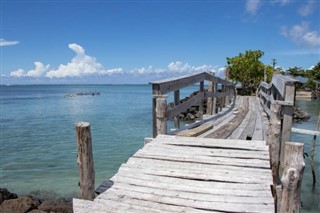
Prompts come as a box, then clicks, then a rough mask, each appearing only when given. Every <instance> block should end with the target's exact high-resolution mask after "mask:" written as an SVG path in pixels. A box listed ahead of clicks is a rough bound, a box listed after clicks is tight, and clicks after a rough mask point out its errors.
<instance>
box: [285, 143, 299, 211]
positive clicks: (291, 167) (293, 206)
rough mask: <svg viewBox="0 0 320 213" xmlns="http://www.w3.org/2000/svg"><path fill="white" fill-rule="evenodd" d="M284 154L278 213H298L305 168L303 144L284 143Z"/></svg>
mask: <svg viewBox="0 0 320 213" xmlns="http://www.w3.org/2000/svg"><path fill="white" fill-rule="evenodd" d="M285 152H286V156H285V160H284V169H283V175H282V178H281V181H282V196H281V205H280V212H281V213H289V212H290V213H291V212H300V206H301V198H300V194H301V183H302V175H303V171H304V167H305V162H304V159H303V152H304V150H303V143H292V142H286V145H285Z"/></svg>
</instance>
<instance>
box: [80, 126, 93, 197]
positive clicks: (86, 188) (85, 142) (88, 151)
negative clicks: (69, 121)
mask: <svg viewBox="0 0 320 213" xmlns="http://www.w3.org/2000/svg"><path fill="white" fill-rule="evenodd" d="M75 126H76V133H77V149H78V158H77V163H78V167H79V174H80V198H81V199H85V200H93V199H94V198H95V192H94V191H95V187H94V182H95V173H94V164H93V155H92V141H91V132H90V123H88V122H78V123H76V124H75Z"/></svg>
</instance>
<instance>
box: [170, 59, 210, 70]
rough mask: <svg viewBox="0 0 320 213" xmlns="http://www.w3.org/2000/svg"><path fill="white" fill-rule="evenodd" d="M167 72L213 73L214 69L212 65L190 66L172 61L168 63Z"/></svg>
mask: <svg viewBox="0 0 320 213" xmlns="http://www.w3.org/2000/svg"><path fill="white" fill-rule="evenodd" d="M168 71H169V72H177V73H193V72H214V71H215V67H214V66H212V65H202V66H191V65H189V64H188V63H183V62H181V61H173V62H171V63H169V65H168Z"/></svg>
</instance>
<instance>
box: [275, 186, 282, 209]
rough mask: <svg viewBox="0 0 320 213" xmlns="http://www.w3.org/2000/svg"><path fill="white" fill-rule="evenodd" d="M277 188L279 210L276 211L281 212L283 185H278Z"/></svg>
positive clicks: (277, 207) (277, 206)
mask: <svg viewBox="0 0 320 213" xmlns="http://www.w3.org/2000/svg"><path fill="white" fill-rule="evenodd" d="M276 190H277V194H276V196H277V202H276V209H277V211H275V212H279V213H280V209H281V200H282V186H281V185H277V187H276Z"/></svg>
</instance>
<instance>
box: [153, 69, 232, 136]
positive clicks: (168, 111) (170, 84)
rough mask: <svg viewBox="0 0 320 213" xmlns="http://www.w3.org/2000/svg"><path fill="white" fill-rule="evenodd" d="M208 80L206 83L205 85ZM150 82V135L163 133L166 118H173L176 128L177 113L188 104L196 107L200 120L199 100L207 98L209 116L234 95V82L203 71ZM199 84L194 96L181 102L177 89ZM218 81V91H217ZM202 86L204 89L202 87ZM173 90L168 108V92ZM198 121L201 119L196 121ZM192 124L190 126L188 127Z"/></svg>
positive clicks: (201, 110)
mask: <svg viewBox="0 0 320 213" xmlns="http://www.w3.org/2000/svg"><path fill="white" fill-rule="evenodd" d="M205 81H208V84H205ZM150 84H151V85H152V94H153V96H152V97H153V100H152V115H153V137H156V136H157V135H158V134H167V133H168V130H167V121H168V120H174V128H175V129H181V128H180V121H179V119H180V118H179V116H180V114H181V113H182V112H185V111H186V110H187V109H189V108H191V107H192V106H199V115H200V116H199V117H200V119H201V120H202V121H204V120H203V113H204V110H203V102H204V100H205V99H207V114H210V115H213V114H215V113H216V111H221V110H222V108H223V107H225V106H227V105H229V104H230V102H231V100H232V98H233V97H234V96H235V85H234V84H233V83H232V82H229V81H226V80H223V79H221V78H218V77H215V76H214V75H213V74H209V73H206V72H202V73H197V74H193V75H189V76H184V77H179V78H174V79H166V80H162V81H154V82H151V83H150ZM195 84H199V90H198V93H197V94H196V95H194V96H193V97H191V98H190V99H188V100H187V101H184V102H182V101H181V100H180V90H181V89H183V88H186V87H189V86H193V85H195ZM218 84H220V85H221V90H220V91H218ZM205 85H208V88H207V89H205ZM170 92H173V107H171V108H168V105H167V99H168V95H167V94H168V93H170ZM217 98H220V99H221V104H220V108H219V109H218V108H217ZM200 123H201V122H200ZM200 123H198V124H200ZM192 127H194V125H190V126H189V128H192Z"/></svg>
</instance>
